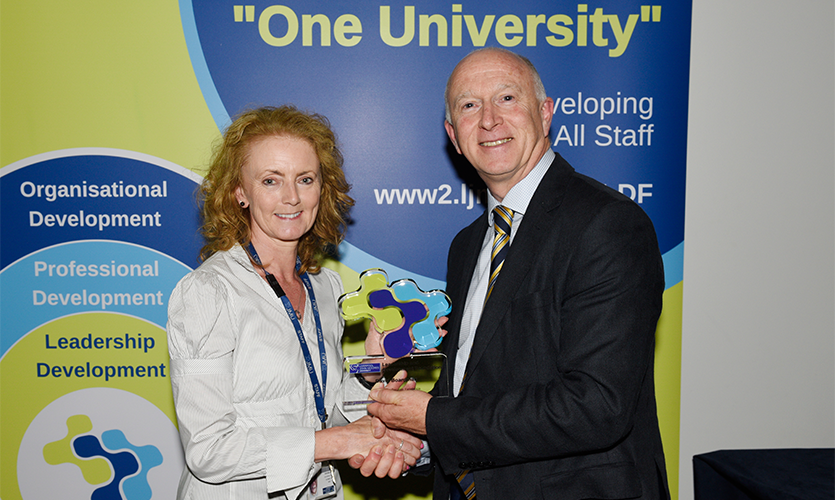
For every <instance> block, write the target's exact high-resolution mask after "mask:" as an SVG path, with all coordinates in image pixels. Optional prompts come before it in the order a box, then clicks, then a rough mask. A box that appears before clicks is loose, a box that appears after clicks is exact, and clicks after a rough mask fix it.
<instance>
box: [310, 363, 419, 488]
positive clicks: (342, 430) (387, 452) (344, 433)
mask: <svg viewBox="0 0 835 500" xmlns="http://www.w3.org/2000/svg"><path fill="white" fill-rule="evenodd" d="M407 377H408V374H407V373H406V371H405V370H401V371H399V372H398V373H397V375H396V376H395V377H394V380H392V381H391V382H389V383H388V384H387V385H385V386H383V385H382V383H378V384H377V385H375V386H374V388H373V389H372V390H371V393H370V394H369V398H370V399H371V400H373V401H374V402H373V403H371V404H369V405H368V412H369V414H370V415H366V416H364V417H362V418H360V419H359V420H356V421H354V422H352V423H351V424H349V425H346V426H344V427H332V428H329V429H324V430H322V431H319V432H318V433H317V439H316V461H322V460H328V459H348V464H349V465H350V466H351V467H352V468H354V469H359V470H360V473H362V475H363V476H366V477H368V476H371V475H372V474H374V475H375V476H377V477H380V478H382V477H386V476H388V477H390V478H392V479H394V478H397V477H399V476H401V475H402V474H403V473H404V472H406V471H407V470H409V468H411V467H412V466H414V465H415V463H416V462H417V460H418V459H419V458H420V455H421V450H422V449H423V442H422V440H421V439H420V438H419V437H417V436H419V435H423V434H425V432H426V431H425V427H423V420H424V416H425V414H426V405H427V404H428V402H429V399H431V397H432V396H430V395H429V394H427V393H425V392H423V391H420V390H415V385H416V383H415V381H414V380H413V379H407ZM421 408H422V409H421ZM409 422H420V425H418V426H414V425H410V424H409ZM320 446H321V448H322V449H321V452H322V453H320ZM328 448H330V449H331V450H332V451H331V452H330V453H328V452H327V451H326V450H327V449H328Z"/></svg>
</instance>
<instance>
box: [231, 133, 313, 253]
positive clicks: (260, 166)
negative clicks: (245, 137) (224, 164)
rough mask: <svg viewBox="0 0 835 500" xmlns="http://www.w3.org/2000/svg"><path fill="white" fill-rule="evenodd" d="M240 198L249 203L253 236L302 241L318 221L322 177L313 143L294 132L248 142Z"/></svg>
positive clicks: (254, 239) (284, 240)
mask: <svg viewBox="0 0 835 500" xmlns="http://www.w3.org/2000/svg"><path fill="white" fill-rule="evenodd" d="M249 153H250V154H249V159H248V160H247V162H246V163H245V164H244V165H243V167H242V168H241V185H240V186H238V188H237V189H236V190H235V196H236V197H237V199H238V201H239V202H241V201H243V202H244V203H245V204H246V205H247V206H249V214H250V223H251V231H252V234H251V237H252V240H253V241H260V240H262V238H263V237H267V238H270V239H271V240H273V242H281V243H289V244H292V245H297V244H298V242H299V239H300V238H301V237H302V236H304V234H305V233H307V232H308V231H309V230H310V228H312V227H313V223H314V222H316V214H317V213H318V210H319V197H320V195H321V193H322V178H321V175H320V170H319V159H318V157H317V156H316V152H315V151H314V150H313V146H311V145H310V143H309V142H307V141H306V140H304V139H300V138H298V137H293V136H269V137H264V138H261V139H258V140H256V141H255V142H253V143H252V144H251V145H250V146H249Z"/></svg>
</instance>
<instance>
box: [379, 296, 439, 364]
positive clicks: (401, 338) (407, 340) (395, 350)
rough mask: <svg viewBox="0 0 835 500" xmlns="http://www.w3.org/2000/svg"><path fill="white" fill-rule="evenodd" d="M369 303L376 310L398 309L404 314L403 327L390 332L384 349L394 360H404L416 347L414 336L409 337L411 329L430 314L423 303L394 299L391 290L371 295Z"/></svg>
mask: <svg viewBox="0 0 835 500" xmlns="http://www.w3.org/2000/svg"><path fill="white" fill-rule="evenodd" d="M368 303H369V304H371V307H373V308H375V309H383V308H385V307H396V308H398V309H400V312H402V313H403V319H404V321H403V326H401V327H400V328H398V329H397V330H393V331H391V332H389V333H388V334H386V336H385V337H384V338H383V349H385V351H386V354H388V355H389V356H390V357H392V358H402V357H403V356H406V355H407V354H409V353H410V352H412V348H413V347H414V345H413V342H412V336H411V335H409V329H410V328H411V327H412V325H414V324H415V323H417V322H418V321H421V320H423V319H425V318H426V315H427V314H428V313H427V312H426V306H425V305H424V304H423V302H419V301H417V300H410V301H408V302H399V301H398V300H397V299H395V298H394V295H392V293H391V290H389V289H385V288H384V289H382V290H375V291H373V292H371V293H369V294H368Z"/></svg>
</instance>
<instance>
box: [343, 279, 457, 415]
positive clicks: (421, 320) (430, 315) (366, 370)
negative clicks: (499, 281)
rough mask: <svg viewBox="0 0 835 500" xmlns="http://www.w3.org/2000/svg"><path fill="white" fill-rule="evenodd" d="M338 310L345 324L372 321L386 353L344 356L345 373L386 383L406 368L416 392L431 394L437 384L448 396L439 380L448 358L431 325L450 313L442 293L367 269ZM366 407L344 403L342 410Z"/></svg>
mask: <svg viewBox="0 0 835 500" xmlns="http://www.w3.org/2000/svg"><path fill="white" fill-rule="evenodd" d="M339 307H340V310H341V311H342V316H343V317H344V318H345V320H346V321H350V320H358V319H373V320H374V321H373V322H372V325H375V326H376V328H377V330H378V331H379V332H380V333H382V334H383V340H382V346H381V347H382V350H383V352H384V354H380V355H366V356H348V357H346V358H345V359H344V360H343V361H344V362H343V364H344V367H345V370H346V371H348V373H350V374H352V375H358V376H362V375H366V374H369V375H370V374H382V376H383V380H384V381H387V382H391V381H392V380H393V378H394V377H395V375H396V374H397V373H398V372H399V371H400V370H406V372H407V377H408V378H414V379H415V380H416V381H417V382H418V386H419V388H421V389H423V390H429V389H431V388H432V385H435V389H436V392H437V395H439V396H448V395H449V388H450V383H449V381H446V380H439V378H440V373H441V371H442V370H441V369H442V368H443V367H444V365H445V364H446V355H444V354H443V353H441V352H437V351H436V350H435V349H434V348H436V347H437V346H439V345H440V344H441V340H442V339H441V335H440V332H439V331H438V327H437V326H435V321H436V320H437V319H438V318H440V317H442V316H446V315H447V314H449V312H450V311H451V310H452V304H451V303H450V300H449V296H447V294H446V293H444V292H443V291H442V290H430V291H428V292H424V291H422V290H421V289H420V288H419V287H418V286H417V284H416V283H415V282H414V281H412V280H410V279H401V280H397V281H394V282H392V283H389V282H388V276H387V275H386V272H385V271H383V270H381V269H368V270H365V271H363V272H362V273H361V274H360V288H359V289H358V290H356V291H354V292H348V293H345V294H343V295H342V296H341V297H339ZM443 372H444V373H449V371H448V370H444V371H443ZM368 403H370V401H367V400H362V401H344V404H345V405H346V406H356V405H365V404H368Z"/></svg>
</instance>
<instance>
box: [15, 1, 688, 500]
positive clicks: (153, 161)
mask: <svg viewBox="0 0 835 500" xmlns="http://www.w3.org/2000/svg"><path fill="white" fill-rule="evenodd" d="M690 11H691V2H688V1H685V2H669V1H658V2H655V3H641V2H634V1H625V2H624V1H613V0H601V1H598V2H591V3H590V2H582V3H580V2H574V3H572V2H546V1H543V0H520V1H516V2H498V1H489V0H487V1H481V2H469V3H467V2H440V1H436V0H427V1H423V2H404V1H394V2H376V3H374V2H359V3H358V2H355V1H343V0H339V1H329V2H310V1H300V0H289V1H284V2H250V3H242V2H238V1H232V2H227V1H215V0H212V1H200V2H192V1H190V0H179V2H174V1H171V0H168V1H162V0H151V1H148V2H139V3H137V2H104V1H100V0H81V1H75V2H54V1H44V0H33V1H28V2H10V1H7V0H4V1H3V2H2V12H3V15H2V17H1V18H0V64H1V65H2V66H1V67H0V90H1V92H0V125H1V126H2V128H0V166H2V168H0V242H2V246H0V308H1V309H0V356H2V357H0V421H2V426H0V446H1V447H2V448H0V497H2V498H4V499H5V500H13V499H26V500H29V499H40V498H58V497H62V498H65V497H70V496H71V497H73V498H101V499H113V500H140V499H148V498H173V497H174V494H175V491H176V486H177V481H178V479H179V475H180V473H181V471H182V468H183V458H182V451H181V448H180V444H179V439H178V437H177V431H176V418H175V416H174V410H173V403H172V400H171V386H170V380H169V370H168V354H167V349H166V340H165V322H166V308H167V301H168V296H169V294H170V292H171V290H172V288H173V286H174V284H175V283H176V282H177V281H178V280H179V279H180V278H181V277H182V276H183V275H184V274H186V273H187V272H189V271H190V270H191V269H193V268H194V267H196V266H197V265H198V260H197V253H198V250H199V248H200V246H201V245H202V241H201V240H200V236H199V231H198V228H199V225H200V220H199V213H198V210H197V199H196V194H195V189H196V187H197V186H198V184H199V182H200V180H201V174H202V173H203V172H204V171H205V168H206V165H207V161H208V158H209V156H210V152H211V147H212V143H213V141H215V140H217V138H218V137H219V135H220V131H221V130H222V129H223V127H224V126H225V125H226V124H228V123H229V121H230V119H231V118H232V117H234V116H235V115H236V114H237V113H239V112H241V111H243V110H245V109H248V108H251V107H254V106H259V105H280V104H285V103H292V104H295V105H296V106H298V107H300V108H302V109H305V110H308V111H313V112H317V113H320V114H323V115H325V116H327V117H328V118H329V120H330V122H331V124H332V126H333V128H334V130H335V131H336V133H337V137H338V140H339V143H340V146H341V148H342V151H343V154H344V155H345V171H346V176H347V178H348V181H349V182H350V183H351V184H352V191H351V195H352V196H353V197H354V198H355V200H356V202H357V203H356V206H355V207H354V209H353V211H352V213H351V217H352V223H351V225H350V228H349V231H348V234H347V238H346V241H345V242H344V243H343V245H342V246H341V247H340V257H339V259H338V260H336V261H331V262H329V263H328V265H329V266H330V267H333V268H335V269H337V270H338V271H339V272H340V273H341V275H342V277H343V280H344V283H345V289H346V290H352V289H356V288H357V287H358V285H359V281H358V273H359V272H362V271H363V270H365V269H369V268H375V267H377V268H383V269H385V270H386V271H387V272H388V274H389V276H392V277H394V278H411V279H413V280H414V281H415V282H416V283H417V284H418V285H419V286H420V288H421V289H423V290H430V289H436V288H443V287H444V279H445V274H446V269H445V262H446V251H447V248H448V245H449V243H450V241H451V240H452V238H453V237H454V235H455V234H456V233H457V231H458V230H460V229H461V228H463V227H464V226H466V225H467V224H469V223H470V222H471V221H472V220H473V219H475V218H476V217H478V216H479V214H480V213H481V211H482V210H483V209H484V205H483V197H484V186H483V184H482V183H481V182H480V181H479V179H478V178H477V176H475V174H474V172H473V171H472V168H471V167H469V165H467V164H466V161H465V160H463V158H462V157H460V156H459V155H457V154H456V153H455V150H454V148H453V147H452V146H451V144H450V143H449V141H448V139H447V137H446V133H445V131H444V127H443V121H444V102H443V91H444V86H445V84H446V79H447V77H448V75H449V74H450V72H451V71H452V69H453V67H454V66H455V64H456V63H457V62H458V61H459V60H460V59H461V58H462V57H463V56H464V55H466V54H467V53H469V52H470V51H472V50H473V49H475V48H479V47H484V46H497V47H504V48H507V49H510V50H513V51H515V52H518V53H520V54H522V55H525V56H526V57H528V58H529V59H530V60H531V61H532V62H533V63H534V64H535V65H536V67H537V68H538V69H539V71H540V74H541V76H542V79H543V82H544V84H545V88H546V90H547V93H548V95H549V96H550V97H552V98H553V100H554V104H555V106H554V112H555V113H554V121H553V125H552V128H551V140H552V141H553V148H554V149H555V150H556V151H558V152H559V153H560V154H561V155H562V156H563V157H565V158H566V159H567V160H568V161H569V162H570V163H571V164H572V165H573V166H574V167H575V168H576V169H577V170H578V171H579V172H581V173H584V174H587V175H589V176H591V177H594V178H596V179H598V180H600V181H601V182H603V183H605V184H607V185H609V186H610V187H613V188H615V189H618V190H619V191H621V192H622V193H624V194H626V195H628V196H630V197H631V198H632V199H633V200H635V202H636V203H638V204H639V205H640V206H641V207H642V208H643V209H644V210H645V211H646V212H647V213H648V214H649V215H650V217H651V218H652V220H653V222H654V224H655V227H656V230H657V232H658V237H659V243H660V245H661V251H662V253H663V256H664V264H665V269H666V279H667V290H666V292H665V296H664V312H663V314H662V318H661V321H660V323H659V327H658V333H657V352H656V381H657V397H658V406H659V419H660V423H661V428H662V429H661V430H662V437H663V439H664V445H665V450H666V455H667V467H668V474H669V476H670V479H671V490H672V491H673V494H674V496H675V495H676V492H677V490H678V485H677V478H678V470H679V467H678V429H679V399H680V392H679V386H680V384H679V380H680V376H679V372H680V346H681V343H680V339H681V288H682V254H683V246H684V227H683V226H684V192H685V191H684V188H685V156H686V137H687V106H688V80H689V73H688V72H689V53H690V15H691V12H690ZM453 307H454V305H453ZM345 349H346V353H358V352H359V350H360V349H361V345H360V344H358V343H351V342H349V343H347V344H346V346H345ZM343 475H344V476H345V479H346V490H347V496H348V498H363V497H378V496H381V495H384V496H386V497H392V498H425V497H427V496H429V495H430V493H429V486H428V483H427V480H425V479H421V478H406V479H404V480H400V481H398V482H395V481H380V480H376V479H365V478H361V477H360V476H358V475H357V474H352V472H351V471H350V470H346V471H345V472H344V473H343ZM44 477H50V478H51V479H50V481H44V480H43V478H44Z"/></svg>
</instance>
